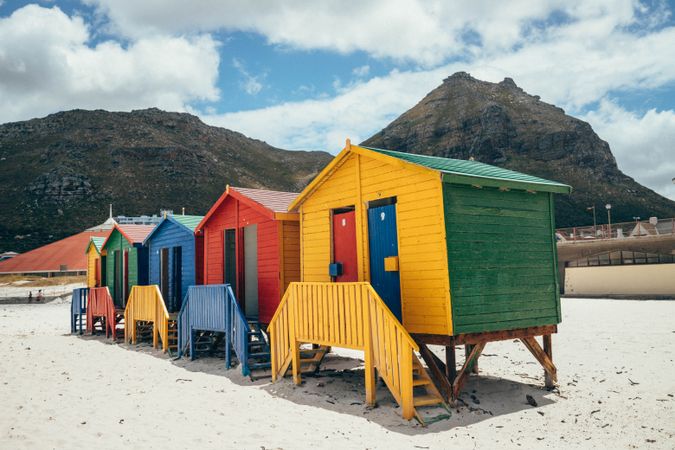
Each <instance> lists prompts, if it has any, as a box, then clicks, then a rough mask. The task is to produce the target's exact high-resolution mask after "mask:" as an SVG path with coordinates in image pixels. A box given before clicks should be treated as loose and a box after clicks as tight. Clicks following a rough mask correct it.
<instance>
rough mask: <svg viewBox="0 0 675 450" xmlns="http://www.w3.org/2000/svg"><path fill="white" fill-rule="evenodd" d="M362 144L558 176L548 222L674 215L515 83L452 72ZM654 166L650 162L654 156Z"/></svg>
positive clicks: (567, 119)
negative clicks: (565, 188)
mask: <svg viewBox="0 0 675 450" xmlns="http://www.w3.org/2000/svg"><path fill="white" fill-rule="evenodd" d="M363 145H367V146H371V147H381V148H385V149H390V150H398V151H402V152H410V153H419V154H425V155H435V156H444V157H449V158H459V159H468V158H470V157H473V158H475V159H476V160H477V161H482V162H485V163H489V164H495V165H498V166H502V167H505V168H508V169H512V170H517V171H519V172H525V173H528V174H531V175H536V176H539V177H543V178H547V179H551V180H555V181H561V182H564V183H567V184H569V185H571V186H572V187H573V188H574V189H573V192H572V194H571V195H569V196H565V195H558V196H556V225H557V226H558V227H567V226H575V225H584V224H589V223H590V224H592V223H593V217H592V215H591V213H589V212H588V211H586V208H587V207H589V206H591V205H596V208H597V215H598V223H606V222H607V214H606V212H605V206H604V205H605V204H607V203H610V204H611V205H612V211H611V213H612V222H620V221H631V220H633V217H634V216H640V217H642V218H647V217H650V216H658V217H673V216H675V202H673V201H671V200H669V199H667V198H665V197H662V196H661V195H659V194H657V193H656V192H654V191H652V190H651V189H648V188H646V187H644V186H642V185H640V184H639V183H637V182H636V181H635V180H633V179H632V178H631V177H629V176H627V175H625V174H624V173H622V172H621V171H620V170H619V168H618V167H617V164H616V160H615V159H614V156H613V155H612V152H611V150H610V148H609V145H608V144H607V142H605V141H603V140H602V139H600V138H599V137H598V135H597V134H595V132H594V131H593V129H592V128H591V126H590V125H589V124H588V123H586V122H584V121H582V120H579V119H576V118H574V117H571V116H568V115H566V114H565V111H563V110H562V109H561V108H558V107H556V106H553V105H550V104H547V103H544V102H542V101H541V100H540V99H539V97H538V96H536V95H529V94H528V93H526V92H525V91H523V90H522V89H521V88H519V87H518V86H516V84H515V83H514V81H513V80H512V79H510V78H505V79H504V81H502V82H500V83H488V82H485V81H480V80H477V79H475V78H473V77H471V76H470V75H469V74H467V73H464V72H459V73H456V74H454V75H452V76H450V77H448V78H446V79H445V80H444V81H443V84H442V85H441V86H439V87H438V88H436V89H434V90H433V91H431V92H430V93H429V94H427V95H426V97H424V98H423V99H422V101H420V102H419V103H418V104H417V105H415V106H414V107H413V108H412V109H410V110H408V111H406V112H405V113H404V114H403V115H401V116H400V117H398V118H397V119H396V120H394V121H393V122H392V123H391V124H389V125H388V126H387V127H386V128H384V129H383V130H382V131H380V132H379V133H377V134H375V135H374V136H372V137H371V138H369V139H368V140H366V141H365V142H364V143H363ZM636 151H641V149H636ZM655 164H658V161H655Z"/></svg>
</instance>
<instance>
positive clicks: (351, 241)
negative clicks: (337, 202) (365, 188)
mask: <svg viewBox="0 0 675 450" xmlns="http://www.w3.org/2000/svg"><path fill="white" fill-rule="evenodd" d="M333 262H336V263H340V264H342V275H339V276H337V277H335V281H338V282H350V281H359V270H358V264H357V256H356V214H355V212H354V211H348V212H341V213H336V214H333Z"/></svg>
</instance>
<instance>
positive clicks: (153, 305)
mask: <svg viewBox="0 0 675 450" xmlns="http://www.w3.org/2000/svg"><path fill="white" fill-rule="evenodd" d="M124 323H125V324H126V326H125V328H124V340H125V342H128V343H131V344H135V343H136V342H137V340H138V337H139V335H140V333H141V332H142V330H143V329H144V328H147V327H149V326H150V327H151V328H152V346H153V347H154V348H157V347H158V345H159V342H160V341H161V343H162V350H163V351H164V352H167V351H168V352H170V353H174V352H177V350H178V325H177V321H176V315H175V314H169V311H168V310H167V308H166V304H165V303H164V299H163V298H162V293H161V292H160V290H159V286H157V285H154V284H153V285H151V286H134V287H132V288H131V292H130V293H129V300H128V301H127V307H126V309H125V310H124Z"/></svg>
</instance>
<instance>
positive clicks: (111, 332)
mask: <svg viewBox="0 0 675 450" xmlns="http://www.w3.org/2000/svg"><path fill="white" fill-rule="evenodd" d="M122 319H123V316H122V313H121V311H118V310H116V309H115V304H114V303H113V299H112V297H111V296H110V291H109V290H108V288H107V287H98V288H90V289H89V302H88V305H87V333H88V334H94V333H96V332H97V331H99V332H105V335H106V337H110V336H112V338H113V339H117V337H118V334H120V335H121V334H122V332H123V329H122V328H123V327H124V322H123V321H122ZM120 327H122V328H120Z"/></svg>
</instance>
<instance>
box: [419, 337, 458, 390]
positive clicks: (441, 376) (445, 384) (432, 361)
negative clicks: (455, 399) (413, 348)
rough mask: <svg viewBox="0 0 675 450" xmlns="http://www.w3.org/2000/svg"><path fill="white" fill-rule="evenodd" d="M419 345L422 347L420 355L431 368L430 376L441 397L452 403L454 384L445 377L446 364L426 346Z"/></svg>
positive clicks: (420, 343)
mask: <svg viewBox="0 0 675 450" xmlns="http://www.w3.org/2000/svg"><path fill="white" fill-rule="evenodd" d="M417 345H419V347H420V355H422V359H424V362H425V363H426V364H427V367H429V376H431V380H432V381H433V382H434V384H435V385H436V387H437V388H438V390H439V392H440V394H441V396H442V397H443V399H444V400H445V401H449V402H450V401H452V384H451V383H450V381H449V380H448V378H447V377H446V375H445V371H446V368H445V364H444V363H443V361H441V359H440V358H439V357H438V356H436V355H435V354H434V353H433V352H432V351H431V350H429V347H427V345H426V344H424V343H422V342H418V343H417Z"/></svg>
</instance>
